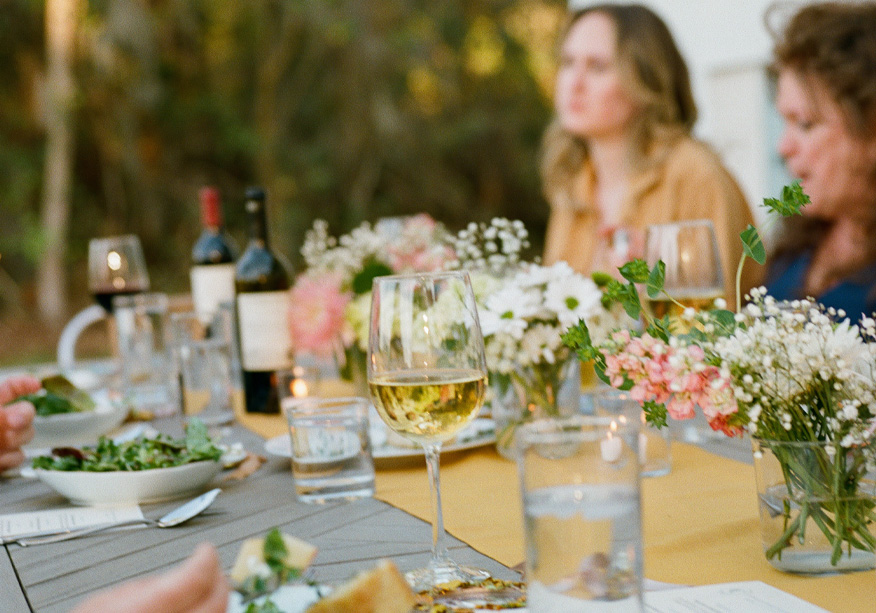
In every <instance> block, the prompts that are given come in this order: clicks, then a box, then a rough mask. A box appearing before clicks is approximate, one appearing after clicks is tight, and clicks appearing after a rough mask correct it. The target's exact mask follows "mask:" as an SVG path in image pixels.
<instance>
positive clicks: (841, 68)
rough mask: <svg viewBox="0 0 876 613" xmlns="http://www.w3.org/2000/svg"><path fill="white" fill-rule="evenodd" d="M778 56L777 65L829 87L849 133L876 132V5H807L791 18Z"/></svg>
mask: <svg viewBox="0 0 876 613" xmlns="http://www.w3.org/2000/svg"><path fill="white" fill-rule="evenodd" d="M774 54H775V68H776V69H778V70H785V69H787V70H792V71H794V72H795V73H797V74H798V75H799V76H800V77H802V79H803V82H804V83H805V82H806V80H807V79H815V81H816V82H817V83H820V84H822V85H823V86H824V88H825V89H826V91H827V93H828V94H829V95H830V97H831V98H832V99H833V100H835V101H836V102H837V103H838V104H839V106H840V108H841V109H842V111H843V113H844V115H845V119H846V125H847V127H848V129H849V132H851V133H853V134H857V135H859V136H863V137H873V136H876V3H873V2H854V3H853V2H827V3H823V4H813V5H810V6H805V7H803V8H802V9H800V10H799V11H798V12H797V13H796V14H795V15H794V16H793V17H792V18H791V20H790V21H789V22H788V25H787V26H786V27H785V31H784V33H783V34H782V36H781V38H780V39H779V41H778V43H777V44H776V47H775V52H774Z"/></svg>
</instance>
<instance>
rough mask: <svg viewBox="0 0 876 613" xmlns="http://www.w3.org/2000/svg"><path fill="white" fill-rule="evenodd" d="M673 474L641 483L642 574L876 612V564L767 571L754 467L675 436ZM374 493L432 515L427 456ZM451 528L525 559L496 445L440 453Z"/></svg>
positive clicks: (503, 556) (251, 421)
mask: <svg viewBox="0 0 876 613" xmlns="http://www.w3.org/2000/svg"><path fill="white" fill-rule="evenodd" d="M239 418H240V421H241V423H242V424H243V425H244V426H246V427H247V428H249V429H251V430H253V431H254V432H256V433H258V434H260V435H261V436H263V437H265V438H270V437H272V436H277V435H279V434H282V433H284V432H285V431H286V427H285V423H284V421H283V419H282V418H281V417H278V416H266V415H251V414H239ZM672 455H673V457H672V471H671V472H670V474H669V475H666V476H664V477H656V478H651V479H644V480H643V482H642V483H643V487H642V505H643V522H644V544H645V556H644V558H645V576H646V577H648V578H649V579H655V580H657V581H665V582H668V583H677V584H684V585H705V584H712V583H725V582H731V581H750V580H760V581H763V582H764V583H768V584H770V585H773V586H775V587H777V588H779V589H781V590H784V591H786V592H789V593H791V594H795V595H797V596H799V597H800V598H803V599H804V600H807V601H809V602H811V603H813V604H816V605H818V606H821V607H823V608H825V609H827V610H829V611H833V612H836V613H845V612H849V613H857V612H861V613H865V612H866V613H872V612H873V611H876V571H867V572H859V573H850V574H843V575H834V576H827V577H823V576H822V577H806V576H800V575H791V574H787V573H782V572H779V571H777V570H775V569H773V567H772V566H770V564H769V563H768V562H767V561H766V558H765V557H764V555H763V553H762V549H761V542H760V528H759V524H758V516H757V497H756V489H755V481H754V468H753V467H752V466H750V465H747V464H743V463H740V462H736V461H733V460H729V459H726V458H722V457H719V456H716V455H714V454H711V453H708V452H706V451H703V450H701V449H699V448H698V447H694V446H691V445H685V444H681V443H674V444H673V448H672ZM376 489H377V492H376V496H377V498H379V499H380V500H384V501H386V502H388V503H390V504H392V505H394V506H397V507H399V508H401V509H404V510H405V511H407V512H408V513H411V514H413V515H415V516H417V517H420V518H421V519H424V520H426V521H431V519H432V518H431V506H430V502H429V486H428V481H427V476H426V470H425V462H423V463H422V464H420V463H419V462H414V463H410V462H408V463H406V464H405V465H404V466H397V467H395V466H390V467H382V468H380V469H379V470H378V471H377V479H376ZM441 495H442V498H443V502H444V521H445V525H446V527H447V530H448V531H449V532H450V533H452V534H453V535H454V536H456V537H458V538H460V539H462V540H463V541H465V542H466V543H468V544H469V545H471V546H472V547H474V548H475V549H477V550H478V551H480V552H482V553H484V554H486V555H488V556H490V557H492V558H494V559H496V560H498V561H499V562H501V563H503V564H505V565H507V566H513V565H514V564H517V563H519V562H521V561H522V560H523V538H522V534H523V527H522V519H521V518H522V514H521V506H520V495H519V486H518V483H517V471H516V467H515V466H514V464H513V463H512V462H509V461H507V460H504V459H503V458H502V457H501V456H499V455H498V453H496V451H495V450H494V449H493V448H492V447H484V448H480V449H476V450H471V451H464V452H457V453H451V454H446V455H444V456H442V461H441Z"/></svg>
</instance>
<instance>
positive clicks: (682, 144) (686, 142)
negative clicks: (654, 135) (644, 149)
mask: <svg viewBox="0 0 876 613" xmlns="http://www.w3.org/2000/svg"><path fill="white" fill-rule="evenodd" d="M665 164H666V169H667V171H668V172H673V171H674V172H678V173H684V174H687V175H690V174H692V173H693V174H695V175H703V176H711V177H714V176H717V175H720V176H722V177H723V176H728V177H729V176H730V173H729V172H728V170H727V168H726V167H725V166H724V163H723V162H722V161H721V157H720V156H719V155H718V153H717V152H716V151H715V150H714V149H712V147H711V146H709V145H708V144H706V143H704V142H703V141H701V140H697V139H695V138H693V137H691V136H682V137H680V138H678V139H676V140H675V141H674V142H672V143H671V144H670V145H668V148H667V150H666V154H665Z"/></svg>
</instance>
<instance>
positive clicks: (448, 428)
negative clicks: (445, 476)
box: [368, 272, 489, 591]
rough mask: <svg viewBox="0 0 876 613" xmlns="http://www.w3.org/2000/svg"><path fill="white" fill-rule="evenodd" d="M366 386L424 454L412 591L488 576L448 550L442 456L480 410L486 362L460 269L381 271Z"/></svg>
mask: <svg viewBox="0 0 876 613" xmlns="http://www.w3.org/2000/svg"><path fill="white" fill-rule="evenodd" d="M368 354H369V355H368V386H369V389H370V392H371V398H372V400H373V401H374V405H375V407H376V408H377V412H378V413H379V414H380V417H381V418H382V419H383V421H384V422H386V425H387V426H389V428H391V429H392V430H393V431H394V432H397V433H398V434H400V435H401V436H403V437H405V438H408V439H410V440H412V441H415V442H417V443H420V444H421V445H422V446H423V449H424V450H425V453H426V463H427V468H428V472H429V483H430V486H431V490H432V505H433V514H434V523H433V525H432V557H431V560H430V562H429V566H428V567H426V568H423V569H419V570H415V571H411V572H409V573H408V574H407V579H408V582H409V583H410V584H411V586H412V587H413V588H414V589H415V590H417V591H427V590H431V589H432V588H433V587H435V586H436V585H437V584H440V583H446V582H448V581H463V582H477V581H479V580H482V579H485V578H487V577H489V573H487V572H486V571H484V570H480V569H473V568H467V567H462V566H459V565H458V564H456V563H455V562H454V561H453V560H452V559H451V558H450V556H449V555H448V553H447V544H446V533H445V531H444V520H443V516H442V511H441V488H440V479H439V472H438V471H439V455H440V453H441V444H442V443H443V442H444V441H446V440H449V439H451V438H452V437H453V436H455V435H456V433H457V432H459V431H460V430H462V429H463V428H464V427H465V426H466V425H467V424H468V423H469V422H471V420H472V419H474V417H475V416H476V415H477V413H478V411H479V410H480V408H481V405H482V404H483V401H484V393H485V391H486V383H487V367H486V362H485V359H484V341H483V337H482V336H481V329H480V322H479V321H478V316H477V308H476V306H475V299H474V293H473V292H472V288H471V283H470V281H469V278H468V274H467V273H464V272H452V273H429V274H415V275H399V276H388V277H378V278H377V279H375V280H374V284H373V290H372V296H371V330H370V336H369V346H368Z"/></svg>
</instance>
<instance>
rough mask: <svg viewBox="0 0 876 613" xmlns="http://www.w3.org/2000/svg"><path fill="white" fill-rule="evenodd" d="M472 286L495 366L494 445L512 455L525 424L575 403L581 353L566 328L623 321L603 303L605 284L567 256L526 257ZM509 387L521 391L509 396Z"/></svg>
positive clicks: (562, 411) (564, 410)
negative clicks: (528, 260) (552, 260)
mask: <svg viewBox="0 0 876 613" xmlns="http://www.w3.org/2000/svg"><path fill="white" fill-rule="evenodd" d="M474 287H475V295H476V298H477V299H478V306H479V316H480V320H481V329H482V332H483V334H484V347H485V351H486V358H487V364H488V365H489V366H490V369H491V371H492V372H491V386H490V387H491V390H490V391H491V394H492V396H493V398H492V399H491V400H493V402H492V413H493V418H494V419H495V421H496V431H497V435H496V437H497V447H498V449H499V451H500V452H501V453H502V454H503V455H505V456H506V457H510V455H511V444H512V442H513V435H514V432H515V430H516V428H517V427H518V426H519V425H520V424H522V423H524V422H525V421H528V420H530V419H533V418H536V417H557V416H559V415H562V414H568V413H573V412H575V411H576V410H577V407H578V396H579V391H580V380H579V375H578V370H577V369H576V368H575V366H577V358H576V357H575V355H574V353H573V352H572V351H571V350H570V349H569V347H567V346H565V345H564V344H563V342H562V332H563V331H564V330H565V329H566V328H568V327H569V326H571V325H572V324H573V323H575V322H577V321H579V320H580V321H586V322H587V324H588V326H589V328H590V329H592V330H594V331H605V332H607V331H608V330H610V329H612V328H614V327H616V326H619V325H620V324H621V319H620V315H621V314H620V313H619V312H618V311H617V310H615V311H614V312H612V311H608V310H606V308H605V307H604V306H603V303H602V298H603V293H602V290H601V289H600V288H599V287H598V286H597V285H596V283H595V282H594V281H593V280H592V279H590V278H588V277H584V276H583V275H581V274H579V273H577V272H575V271H574V270H572V268H571V267H569V265H568V264H566V263H565V262H558V263H556V264H554V265H552V266H541V265H538V264H522V265H520V267H519V269H518V270H517V271H516V272H515V273H513V274H509V275H507V276H505V277H502V278H496V277H492V278H491V280H476V281H475V283H474ZM564 390H567V391H565V392H564ZM512 391H513V393H514V394H515V395H516V398H513V397H509V392H512ZM497 400H498V401H497Z"/></svg>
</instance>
